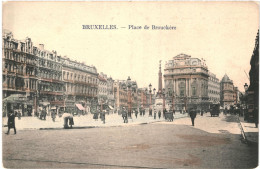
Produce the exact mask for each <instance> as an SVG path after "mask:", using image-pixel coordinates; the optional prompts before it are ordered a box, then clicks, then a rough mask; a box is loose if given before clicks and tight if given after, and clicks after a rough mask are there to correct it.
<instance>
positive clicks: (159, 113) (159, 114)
mask: <svg viewBox="0 0 260 169" xmlns="http://www.w3.org/2000/svg"><path fill="white" fill-rule="evenodd" d="M158 117H159V119H160V118H161V110H159V112H158Z"/></svg>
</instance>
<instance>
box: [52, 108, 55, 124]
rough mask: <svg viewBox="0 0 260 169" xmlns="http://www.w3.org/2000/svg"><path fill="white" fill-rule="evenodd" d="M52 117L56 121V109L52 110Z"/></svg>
mask: <svg viewBox="0 0 260 169" xmlns="http://www.w3.org/2000/svg"><path fill="white" fill-rule="evenodd" d="M51 118H52V121H53V122H55V118H56V112H55V110H52V111H51Z"/></svg>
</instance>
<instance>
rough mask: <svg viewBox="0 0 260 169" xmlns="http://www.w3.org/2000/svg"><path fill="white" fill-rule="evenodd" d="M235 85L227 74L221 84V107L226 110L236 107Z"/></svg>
mask: <svg viewBox="0 0 260 169" xmlns="http://www.w3.org/2000/svg"><path fill="white" fill-rule="evenodd" d="M233 95H234V85H233V81H232V80H230V79H229V77H228V76H227V74H225V75H224V77H223V78H222V80H221V82H220V105H221V106H222V107H224V108H228V109H229V108H230V106H232V105H234V96H233Z"/></svg>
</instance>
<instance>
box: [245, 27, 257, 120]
mask: <svg viewBox="0 0 260 169" xmlns="http://www.w3.org/2000/svg"><path fill="white" fill-rule="evenodd" d="M250 65H251V69H250V71H249V76H250V86H249V88H248V101H247V104H248V107H249V109H250V110H249V111H253V114H254V115H255V118H258V114H259V29H258V32H257V35H256V39H255V47H254V50H253V53H252V56H251V60H250Z"/></svg>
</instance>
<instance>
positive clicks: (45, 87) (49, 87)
mask: <svg viewBox="0 0 260 169" xmlns="http://www.w3.org/2000/svg"><path fill="white" fill-rule="evenodd" d="M39 89H40V91H47V92H58V91H59V92H61V91H63V86H62V84H52V83H47V84H40V85H39Z"/></svg>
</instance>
